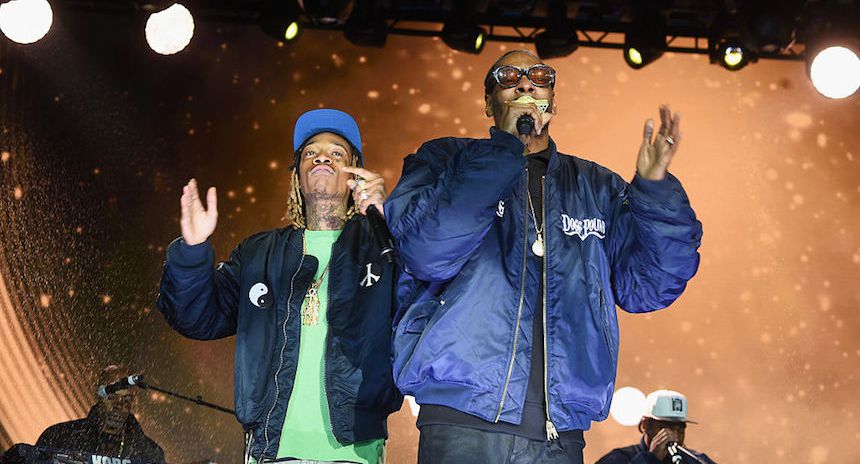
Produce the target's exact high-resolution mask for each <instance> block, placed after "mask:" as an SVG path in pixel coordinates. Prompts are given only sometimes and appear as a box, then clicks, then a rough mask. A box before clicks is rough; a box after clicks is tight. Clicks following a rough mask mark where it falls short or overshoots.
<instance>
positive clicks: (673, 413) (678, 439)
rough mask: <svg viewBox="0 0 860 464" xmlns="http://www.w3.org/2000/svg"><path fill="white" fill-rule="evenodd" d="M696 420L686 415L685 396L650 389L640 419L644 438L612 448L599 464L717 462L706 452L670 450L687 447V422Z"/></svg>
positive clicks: (712, 463)
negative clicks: (625, 445) (674, 447)
mask: <svg viewBox="0 0 860 464" xmlns="http://www.w3.org/2000/svg"><path fill="white" fill-rule="evenodd" d="M695 423H696V422H693V421H691V420H689V419H688V418H687V397H686V396H684V395H682V394H680V393H678V392H675V391H671V390H657V391H654V392H651V393H650V394H649V395H648V397H647V398H646V400H645V414H644V415H643V416H642V420H640V421H639V431H640V432H641V433H642V439H641V440H639V443H638V444H636V445H630V446H627V447H624V448H616V449H614V450H612V451H610V452H609V453H608V454H606V456H603V457H602V458H600V460H599V461H597V464H669V463H693V464H716V463H715V462H714V461H713V460H711V458H709V457H708V456H707V455H706V454H702V453H698V452H696V451H693V450H689V449H686V448H684V449H683V450H682V449H671V448H672V445H673V444H674V445H680V447H684V446H685V442H684V439H685V438H686V430H687V424H695ZM670 449H671V451H672V452H670ZM685 451H686V452H685ZM675 455H677V456H680V457H674V456H675ZM673 457H674V460H673Z"/></svg>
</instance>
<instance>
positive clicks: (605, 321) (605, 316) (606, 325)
mask: <svg viewBox="0 0 860 464" xmlns="http://www.w3.org/2000/svg"><path fill="white" fill-rule="evenodd" d="M613 309H614V308H613ZM609 311H610V308H609V306H608V305H607V304H606V295H605V294H604V293H603V288H601V289H600V316H601V319H602V326H603V339H604V341H605V342H606V349H608V350H609V354H610V355H611V356H612V360H613V361H615V360H616V359H617V353H616V347H615V342H614V341H613V338H612V315H611V314H610V313H609Z"/></svg>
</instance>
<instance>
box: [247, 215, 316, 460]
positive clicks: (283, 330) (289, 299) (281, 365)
mask: <svg viewBox="0 0 860 464" xmlns="http://www.w3.org/2000/svg"><path fill="white" fill-rule="evenodd" d="M301 236H302V243H304V240H305V232H304V230H303V231H302V232H301ZM304 252H305V250H304V246H303V247H302V258H301V260H299V267H298V268H296V272H295V273H293V277H292V278H290V293H289V295H288V296H287V316H286V318H284V324H283V326H282V328H281V333H283V334H284V344H283V345H282V346H281V351H280V360H279V364H278V369H277V370H276V371H275V378H274V380H275V397H274V399H273V400H272V407H271V408H269V412H268V413H266V423H265V424H264V425H263V435H264V436H265V438H266V444H265V446H263V449H262V450H260V459H258V460H257V462H258V463H262V462H263V457H264V456H265V453H266V450H267V449H268V448H269V420H270V419H271V417H272V412H274V411H275V406H276V405H277V404H278V396H279V393H280V385H279V382H278V375H279V374H280V373H281V369H283V368H284V351H286V349H287V324H288V323H289V322H290V309H291V302H292V300H293V284H294V282H295V280H296V276H297V275H299V272H300V271H301V270H302V265H304V263H305V253H304ZM302 302H303V303H304V300H302ZM275 306H276V307H277V304H276V305H275ZM299 311H300V312H301V306H299ZM300 330H301V328H300ZM289 407H290V405H289V402H288V403H287V408H289ZM284 417H285V418H286V417H287V415H286V409H284ZM252 433H253V432H252ZM280 438H281V437H278V440H280ZM275 456H276V457H277V452H276V453H275Z"/></svg>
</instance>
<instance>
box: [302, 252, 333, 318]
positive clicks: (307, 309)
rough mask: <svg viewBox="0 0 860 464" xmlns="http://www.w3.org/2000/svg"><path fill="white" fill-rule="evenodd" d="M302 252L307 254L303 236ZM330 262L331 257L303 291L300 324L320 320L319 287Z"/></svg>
mask: <svg viewBox="0 0 860 464" xmlns="http://www.w3.org/2000/svg"><path fill="white" fill-rule="evenodd" d="M302 248H303V250H302V252H303V253H304V254H307V243H306V242H305V237H304V236H303V237H302ZM330 264H331V259H330V258H329V261H328V263H327V264H326V265H325V269H323V271H322V274H320V278H319V279H316V280H314V281H313V282H311V286H310V288H308V291H307V293H305V303H304V304H303V305H302V325H317V324H318V323H319V321H320V297H319V288H320V285H322V281H323V279H325V275H326V273H327V272H328V266H329V265H330Z"/></svg>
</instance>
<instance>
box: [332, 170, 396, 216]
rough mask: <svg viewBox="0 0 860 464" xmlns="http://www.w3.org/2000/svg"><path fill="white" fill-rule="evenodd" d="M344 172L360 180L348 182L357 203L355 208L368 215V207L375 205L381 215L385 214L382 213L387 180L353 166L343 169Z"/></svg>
mask: <svg viewBox="0 0 860 464" xmlns="http://www.w3.org/2000/svg"><path fill="white" fill-rule="evenodd" d="M341 169H343V171H344V172H348V173H350V174H355V175H356V176H358V177H359V178H360V179H359V180H353V179H350V180H348V181H346V185H347V187H349V188H350V189H351V190H352V199H353V200H354V201H355V206H356V208H358V212H359V213H361V214H367V207H368V206H370V205H375V206H376V209H378V210H379V213H380V214H383V215H384V214H385V213H384V212H383V211H382V204H383V203H385V197H386V196H387V195H386V193H385V179H383V178H382V176H380V175H379V174H377V173H375V172H373V171H368V170H367V169H362V168H358V167H353V166H346V167H343V168H341Z"/></svg>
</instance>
